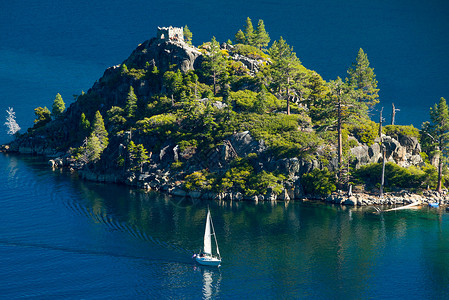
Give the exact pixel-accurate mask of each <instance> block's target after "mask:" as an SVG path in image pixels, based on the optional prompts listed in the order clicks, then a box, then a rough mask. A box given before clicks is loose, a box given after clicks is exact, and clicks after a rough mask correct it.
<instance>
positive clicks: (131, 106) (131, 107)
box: [125, 86, 137, 118]
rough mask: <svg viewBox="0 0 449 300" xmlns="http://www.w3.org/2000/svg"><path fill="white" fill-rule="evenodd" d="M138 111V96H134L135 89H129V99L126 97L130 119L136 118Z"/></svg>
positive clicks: (126, 108)
mask: <svg viewBox="0 0 449 300" xmlns="http://www.w3.org/2000/svg"><path fill="white" fill-rule="evenodd" d="M136 111H137V96H136V94H134V88H133V87H132V86H130V87H129V92H128V97H126V105H125V112H126V116H127V117H128V118H134V117H135V116H136Z"/></svg>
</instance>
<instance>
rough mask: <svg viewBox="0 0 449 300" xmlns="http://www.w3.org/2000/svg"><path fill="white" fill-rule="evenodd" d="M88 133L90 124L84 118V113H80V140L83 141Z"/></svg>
mask: <svg viewBox="0 0 449 300" xmlns="http://www.w3.org/2000/svg"><path fill="white" fill-rule="evenodd" d="M89 132H90V122H89V120H88V119H87V118H86V115H85V114H84V113H81V117H80V124H79V136H80V138H81V139H84V138H85V137H86V136H88V135H89Z"/></svg>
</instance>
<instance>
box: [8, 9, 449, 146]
mask: <svg viewBox="0 0 449 300" xmlns="http://www.w3.org/2000/svg"><path fill="white" fill-rule="evenodd" d="M448 15H449V2H448V1H445V0H429V1H420V0H395V1H387V0H377V1H372V0H346V1H334V0H313V1H312V0H310V1H306V0H286V1H282V2H279V1H255V0H248V1H245V2H244V3H243V2H241V1H235V0H228V1H184V0H173V1H162V0H152V1H141V0H134V1H117V0H109V1H105V0H93V1H92V0H89V1H87V0H79V1H67V0H60V1H53V0H41V1H31V0H21V1H3V2H2V3H1V4H0V82H1V88H0V112H1V111H3V112H4V111H5V110H6V109H7V108H8V107H9V106H12V107H14V109H15V111H16V112H17V120H18V123H19V125H21V126H22V128H26V127H29V126H30V125H32V120H33V119H34V113H33V109H34V108H35V107H37V106H45V105H46V106H51V104H52V101H53V100H54V98H55V95H56V93H58V92H59V93H60V94H61V95H62V96H63V98H64V100H65V102H66V103H70V102H71V101H72V100H73V95H74V94H76V95H78V94H80V93H81V91H82V90H84V91H86V90H87V89H89V88H90V87H91V86H92V85H93V83H94V81H95V80H97V79H98V78H100V77H101V76H102V74H103V71H104V69H105V68H107V67H110V66H112V65H115V64H119V63H121V62H122V61H123V60H124V59H125V58H127V57H128V55H129V54H130V53H131V51H132V50H133V49H134V48H135V47H136V46H137V45H138V44H139V43H141V42H143V41H145V40H147V39H149V38H151V37H153V36H155V34H156V27H157V26H168V25H175V26H183V25H185V24H188V26H189V28H190V29H191V30H192V32H193V34H194V36H193V39H194V44H196V45H199V44H201V43H203V42H205V41H209V40H210V39H211V37H212V36H213V35H215V36H216V37H217V39H218V40H219V41H226V40H227V39H232V38H233V36H234V34H235V32H237V30H238V29H240V28H242V27H243V24H244V20H245V19H246V17H248V16H249V17H251V18H252V19H253V23H254V25H256V24H257V20H258V19H263V20H264V21H265V25H266V28H267V30H268V32H269V33H270V36H271V38H272V40H274V39H279V37H280V36H281V35H282V36H283V37H284V38H285V39H286V40H287V42H288V43H289V44H290V45H292V46H293V47H294V50H295V51H296V52H297V55H298V57H299V58H300V59H301V61H302V62H303V64H304V65H305V66H306V67H308V68H311V69H313V70H316V71H317V72H318V73H320V74H321V75H322V76H323V77H324V78H325V79H326V80H330V79H335V78H336V77H337V76H340V77H343V78H344V77H345V76H346V70H347V69H348V67H349V66H350V64H351V63H352V62H353V61H354V60H355V57H356V55H357V51H358V49H359V48H363V49H364V50H365V52H366V53H368V57H369V60H370V62H371V66H373V67H374V68H375V73H376V74H377V79H378V81H379V87H380V90H381V91H380V96H381V99H380V100H381V103H380V104H379V105H378V108H379V109H380V108H381V107H385V111H384V116H385V117H386V119H387V122H389V120H390V110H391V103H392V102H394V103H395V104H396V107H397V108H399V109H400V110H401V111H400V112H398V114H397V115H396V123H397V124H414V125H415V126H418V127H419V126H420V125H421V123H422V122H423V121H424V120H427V119H428V111H429V107H430V106H432V105H433V104H434V103H436V102H437V101H438V100H439V98H440V97H445V98H449V72H447V70H448V69H449V55H448V53H449V36H448V34H449V18H448V17H447V16H448ZM377 115H378V111H375V112H373V118H375V119H376V120H377V119H378V116H377ZM0 116H1V114H0ZM2 123H3V122H2ZM7 139H8V138H7V136H6V134H5V131H3V130H0V141H2V142H4V141H5V140H7Z"/></svg>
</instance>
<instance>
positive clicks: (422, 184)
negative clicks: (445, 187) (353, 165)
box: [353, 162, 437, 189]
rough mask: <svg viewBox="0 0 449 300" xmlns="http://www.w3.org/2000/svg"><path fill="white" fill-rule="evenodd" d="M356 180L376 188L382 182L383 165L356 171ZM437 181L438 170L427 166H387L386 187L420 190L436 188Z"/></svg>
mask: <svg viewBox="0 0 449 300" xmlns="http://www.w3.org/2000/svg"><path fill="white" fill-rule="evenodd" d="M353 176H354V179H355V180H356V181H357V182H359V183H365V184H367V185H371V186H375V185H376V184H378V183H379V182H380V180H381V176H382V164H381V163H375V164H368V165H365V166H362V167H360V169H358V170H355V171H354V173H353ZM436 180H437V171H436V168H435V167H434V166H432V165H429V164H426V165H425V166H424V167H423V168H422V169H421V168H419V167H416V166H411V167H408V168H403V167H400V166H398V165H397V164H395V163H392V162H388V163H386V165H385V186H386V187H389V188H391V189H394V188H409V189H419V188H427V186H429V187H435V185H436Z"/></svg>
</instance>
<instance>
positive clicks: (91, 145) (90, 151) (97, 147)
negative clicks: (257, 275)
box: [84, 132, 103, 162]
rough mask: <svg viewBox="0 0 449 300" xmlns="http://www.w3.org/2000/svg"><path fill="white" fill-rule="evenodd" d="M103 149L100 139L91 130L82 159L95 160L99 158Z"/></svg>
mask: <svg viewBox="0 0 449 300" xmlns="http://www.w3.org/2000/svg"><path fill="white" fill-rule="evenodd" d="M102 151H103V147H102V144H101V142H100V139H99V138H98V137H97V136H96V135H95V134H94V133H93V132H92V134H91V135H90V136H89V138H88V139H87V143H86V148H85V152H84V160H85V161H86V162H90V161H92V162H95V161H97V160H99V159H100V156H101V152H102Z"/></svg>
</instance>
